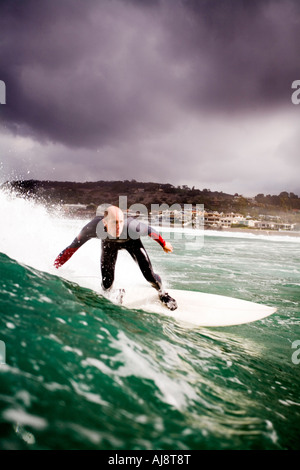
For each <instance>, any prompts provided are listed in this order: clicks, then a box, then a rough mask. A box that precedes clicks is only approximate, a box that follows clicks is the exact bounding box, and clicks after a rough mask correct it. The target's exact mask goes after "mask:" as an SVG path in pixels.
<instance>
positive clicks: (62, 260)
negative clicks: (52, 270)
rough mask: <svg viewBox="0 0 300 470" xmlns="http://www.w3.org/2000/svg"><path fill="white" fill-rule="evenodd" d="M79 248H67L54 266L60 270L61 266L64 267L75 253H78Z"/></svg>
mask: <svg viewBox="0 0 300 470" xmlns="http://www.w3.org/2000/svg"><path fill="white" fill-rule="evenodd" d="M78 248H79V246H78V247H76V248H66V249H65V250H64V251H62V252H61V253H60V254H59V255H58V257H57V258H56V260H55V261H54V266H55V267H56V268H60V266H62V265H63V264H65V263H66V262H67V261H68V260H69V259H70V258H71V256H73V255H74V253H75V251H77V250H78Z"/></svg>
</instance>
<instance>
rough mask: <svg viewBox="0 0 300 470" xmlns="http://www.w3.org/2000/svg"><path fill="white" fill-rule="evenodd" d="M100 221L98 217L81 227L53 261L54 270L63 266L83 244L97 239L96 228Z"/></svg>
mask: <svg viewBox="0 0 300 470" xmlns="http://www.w3.org/2000/svg"><path fill="white" fill-rule="evenodd" d="M100 220H101V219H99V217H96V218H95V219H93V220H92V221H91V222H89V223H88V224H87V225H85V226H84V227H83V229H82V230H81V232H80V233H79V235H77V237H76V238H75V239H74V240H73V241H72V243H71V245H69V246H67V248H65V249H64V250H63V251H62V252H61V253H60V254H59V255H58V256H57V258H56V259H55V261H54V266H55V267H56V268H60V267H61V266H62V265H63V264H65V263H66V262H67V261H68V260H69V259H70V258H71V256H73V255H74V253H75V252H76V251H77V250H78V249H79V248H80V247H81V246H82V245H84V243H86V242H87V241H88V240H90V239H91V238H95V237H97V233H96V227H97V224H98V223H99V221H100Z"/></svg>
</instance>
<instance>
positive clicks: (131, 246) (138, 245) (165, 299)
mask: <svg viewBox="0 0 300 470" xmlns="http://www.w3.org/2000/svg"><path fill="white" fill-rule="evenodd" d="M125 248H126V250H127V251H128V252H129V253H130V254H131V256H132V258H133V259H134V260H135V261H136V262H137V263H138V265H139V267H140V270H141V271H142V273H143V275H144V277H145V279H146V280H147V281H148V282H150V284H151V285H152V286H153V287H154V288H155V289H156V290H157V291H158V296H159V299H160V301H161V302H162V303H163V304H164V305H166V307H168V308H169V309H170V310H175V309H176V308H177V302H176V300H175V299H173V298H172V297H171V296H170V295H169V294H168V293H167V292H165V291H164V289H163V286H162V280H161V277H160V276H159V275H158V274H156V273H155V272H154V271H153V268H152V264H151V261H150V258H149V256H148V254H147V252H146V250H145V248H144V246H143V244H142V242H141V240H140V239H137V240H130V241H129V242H128V243H127V244H126V246H125Z"/></svg>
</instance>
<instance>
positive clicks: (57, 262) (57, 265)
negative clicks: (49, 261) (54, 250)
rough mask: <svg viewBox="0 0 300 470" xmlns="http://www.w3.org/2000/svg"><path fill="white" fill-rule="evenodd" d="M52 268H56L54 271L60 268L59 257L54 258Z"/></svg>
mask: <svg viewBox="0 0 300 470" xmlns="http://www.w3.org/2000/svg"><path fill="white" fill-rule="evenodd" d="M53 266H55V267H56V269H58V268H60V267H61V266H62V264H61V260H60V259H59V256H58V257H57V258H56V260H55V261H54V263H53Z"/></svg>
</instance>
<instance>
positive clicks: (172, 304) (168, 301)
mask: <svg viewBox="0 0 300 470" xmlns="http://www.w3.org/2000/svg"><path fill="white" fill-rule="evenodd" d="M159 300H160V301H161V302H162V303H163V304H164V305H165V306H166V307H168V309H170V310H176V308H177V302H176V300H175V299H173V297H171V296H170V295H169V294H168V293H167V292H164V293H163V294H160V296H159Z"/></svg>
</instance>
